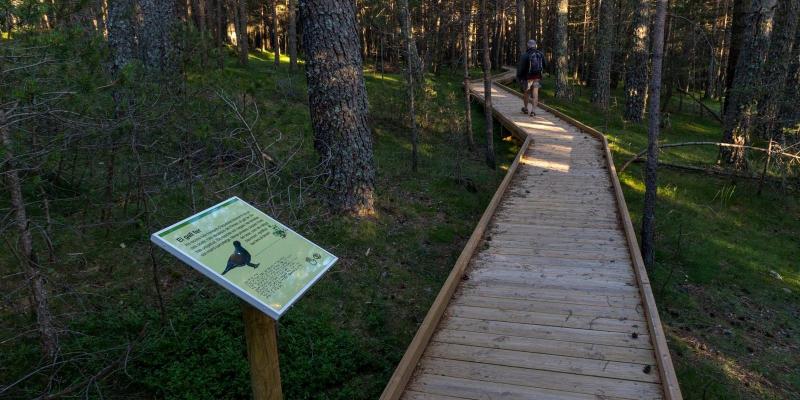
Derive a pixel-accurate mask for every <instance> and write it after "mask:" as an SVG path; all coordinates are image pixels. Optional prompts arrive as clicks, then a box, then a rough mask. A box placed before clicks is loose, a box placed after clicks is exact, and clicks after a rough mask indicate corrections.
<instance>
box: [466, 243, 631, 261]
mask: <svg viewBox="0 0 800 400" xmlns="http://www.w3.org/2000/svg"><path fill="white" fill-rule="evenodd" d="M482 251H484V252H487V253H490V254H501V255H510V256H536V257H557V258H570V259H575V260H619V259H620V258H623V257H625V255H626V254H625V253H621V252H619V251H614V250H611V249H595V250H577V249H576V250H571V249H542V248H535V247H533V246H531V247H529V248H527V249H526V248H520V247H505V246H491V245H490V246H484V248H483V250H482Z"/></svg>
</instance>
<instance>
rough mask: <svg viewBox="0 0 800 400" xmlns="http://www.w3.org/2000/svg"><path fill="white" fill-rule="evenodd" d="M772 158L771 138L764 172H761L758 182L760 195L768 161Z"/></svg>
mask: <svg viewBox="0 0 800 400" xmlns="http://www.w3.org/2000/svg"><path fill="white" fill-rule="evenodd" d="M770 158H772V138H770V139H769V147H767V160H766V161H764V170H762V171H761V179H759V180H758V192H757V194H758V195H759V196H760V195H761V188H762V187H763V186H764V178H766V176H767V168H769V161H770Z"/></svg>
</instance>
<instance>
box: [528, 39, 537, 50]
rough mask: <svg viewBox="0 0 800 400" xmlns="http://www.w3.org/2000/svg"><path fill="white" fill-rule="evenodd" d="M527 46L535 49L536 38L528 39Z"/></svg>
mask: <svg viewBox="0 0 800 400" xmlns="http://www.w3.org/2000/svg"><path fill="white" fill-rule="evenodd" d="M528 48H529V49H535V48H536V40H534V39H531V40H528Z"/></svg>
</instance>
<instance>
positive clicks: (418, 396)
mask: <svg viewBox="0 0 800 400" xmlns="http://www.w3.org/2000/svg"><path fill="white" fill-rule="evenodd" d="M401 399H402V400H462V399H463V397H452V396H443V395H438V394H431V393H422V392H415V391H413V390H406V391H405V392H404V393H403V397H401Z"/></svg>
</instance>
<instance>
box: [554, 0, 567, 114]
mask: <svg viewBox="0 0 800 400" xmlns="http://www.w3.org/2000/svg"><path fill="white" fill-rule="evenodd" d="M568 20H569V0H557V2H556V47H555V59H556V93H555V94H556V98H559V99H566V98H569V97H570V95H571V93H570V87H569V82H568V81H567V73H568V71H567V69H568V68H569V67H568V65H567V42H568V38H567V22H568Z"/></svg>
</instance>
